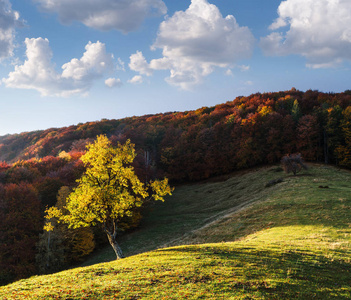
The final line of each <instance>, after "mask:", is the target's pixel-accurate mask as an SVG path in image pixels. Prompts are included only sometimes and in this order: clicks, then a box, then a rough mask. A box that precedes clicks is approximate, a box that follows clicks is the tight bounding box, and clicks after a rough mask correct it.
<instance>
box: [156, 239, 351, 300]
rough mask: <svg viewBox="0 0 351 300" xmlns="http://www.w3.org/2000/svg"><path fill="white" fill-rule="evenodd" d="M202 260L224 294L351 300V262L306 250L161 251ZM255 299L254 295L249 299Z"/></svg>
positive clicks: (222, 248) (211, 247)
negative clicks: (217, 280)
mask: <svg viewBox="0 0 351 300" xmlns="http://www.w3.org/2000/svg"><path fill="white" fill-rule="evenodd" d="M157 252H158V253H160V254H161V255H162V254H167V253H172V255H175V256H177V253H181V255H184V254H185V255H186V256H189V257H191V259H195V260H199V261H200V262H201V263H200V264H201V268H202V269H206V268H210V270H212V274H211V276H212V279H215V277H216V275H218V276H220V277H221V279H222V280H221V282H216V283H215V285H216V287H215V289H219V290H220V291H221V293H223V294H226V293H228V294H233V293H235V292H239V293H244V294H246V293H247V294H248V295H250V294H251V295H254V294H257V295H259V296H261V297H264V298H265V299H350V296H351V288H350V286H351V274H350V269H351V264H350V263H348V262H345V261H341V260H330V259H328V258H326V257H324V256H321V255H315V254H312V253H308V252H304V251H298V250H296V251H292V250H287V251H281V249H278V248H277V249H273V248H272V249H270V250H260V249H257V248H256V247H240V246H237V245H235V244H233V243H226V244H217V245H216V244H211V245H209V246H201V247H197V246H188V247H186V248H185V247H177V248H169V249H162V250H157ZM248 299H251V298H248Z"/></svg>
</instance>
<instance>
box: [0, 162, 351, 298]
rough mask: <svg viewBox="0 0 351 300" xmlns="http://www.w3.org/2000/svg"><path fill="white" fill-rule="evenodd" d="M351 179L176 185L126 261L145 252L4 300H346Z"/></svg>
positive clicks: (274, 171) (269, 173) (241, 177)
mask: <svg viewBox="0 0 351 300" xmlns="http://www.w3.org/2000/svg"><path fill="white" fill-rule="evenodd" d="M277 178H279V179H282V181H281V182H279V183H277V184H275V185H273V186H270V185H267V183H268V182H270V181H271V180H274V179H277ZM350 179H351V174H350V172H349V171H346V170H340V169H337V168H334V167H330V166H324V165H310V169H309V171H304V172H303V173H301V174H300V175H298V176H290V175H286V174H284V173H282V171H281V169H280V168H279V167H276V166H273V167H265V168H260V169H258V170H250V171H248V172H245V173H240V174H233V175H232V176H228V177H227V178H221V179H220V180H217V181H211V182H203V183H198V184H191V185H189V184H188V185H183V186H178V187H177V189H176V191H175V192H174V196H173V197H171V198H169V199H167V200H166V202H165V203H158V204H157V205H155V206H154V207H153V209H152V210H151V211H149V212H148V214H146V215H145V219H144V224H143V225H144V226H142V228H141V229H140V231H136V232H135V233H133V234H131V235H130V236H129V237H125V238H124V239H123V240H122V242H121V246H122V247H123V248H124V249H125V252H126V253H129V254H133V253H137V252H143V253H141V254H138V255H132V256H129V257H128V258H126V259H123V260H120V261H112V262H107V263H100V264H95V265H91V266H88V267H81V268H76V269H72V270H67V271H64V272H60V273H57V274H53V275H48V276H35V277H32V278H30V279H26V280H21V281H18V282H16V283H14V284H11V285H8V286H5V287H1V288H0V293H1V294H2V297H3V299H183V298H189V299H223V298H225V299H263V298H264V299H349V298H350V297H351V288H350V286H351V281H350V278H351V276H350V261H351V247H350V246H351V244H350V243H351V229H350V228H351V225H350V219H351V218H350V217H351V206H350V204H351V198H350V197H349V195H350V191H351V180H350ZM170 209H173V211H170ZM166 212H168V213H166ZM177 224H178V226H176V225H177ZM167 244H168V246H171V247H165V246H166V245H167ZM158 247H161V248H158ZM157 248H158V249H157ZM152 249H156V250H153V251H151V252H144V251H147V250H152ZM96 259H97V260H100V261H102V260H104V259H106V260H108V257H106V256H105V257H96Z"/></svg>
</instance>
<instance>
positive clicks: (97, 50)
mask: <svg viewBox="0 0 351 300" xmlns="http://www.w3.org/2000/svg"><path fill="white" fill-rule="evenodd" d="M25 44H26V47H27V50H26V56H27V60H26V61H25V62H24V63H23V64H22V65H17V66H15V70H14V71H13V72H11V73H10V74H9V75H8V77H7V78H4V79H3V82H4V83H5V85H6V86H7V87H12V88H20V89H35V90H37V91H39V92H40V93H41V95H42V96H58V97H66V96H70V95H72V94H76V93H84V92H87V91H88V90H89V89H90V87H91V86H92V84H93V82H94V80H96V79H99V78H101V77H103V75H104V74H106V73H108V72H109V71H111V70H112V69H113V65H114V63H113V55H112V54H108V53H107V52H106V47H105V44H103V43H100V42H96V43H91V42H89V43H88V44H87V45H86V47H85V50H86V51H85V52H84V54H83V56H82V57H81V58H80V59H77V58H74V59H72V60H71V61H70V62H68V63H66V64H64V65H63V66H62V69H63V71H62V73H61V74H60V73H59V72H57V71H56V70H55V67H54V64H53V63H52V61H51V60H52V51H51V48H50V45H49V41H48V40H47V39H43V38H37V39H35V38H32V39H29V38H27V39H26V40H25Z"/></svg>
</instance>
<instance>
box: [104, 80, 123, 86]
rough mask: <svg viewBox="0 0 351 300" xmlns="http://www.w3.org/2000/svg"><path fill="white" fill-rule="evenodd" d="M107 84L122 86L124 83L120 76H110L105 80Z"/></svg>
mask: <svg viewBox="0 0 351 300" xmlns="http://www.w3.org/2000/svg"><path fill="white" fill-rule="evenodd" d="M105 85H106V86H108V87H109V88H113V87H121V86H122V85H123V83H122V81H121V79H119V78H108V79H106V80H105Z"/></svg>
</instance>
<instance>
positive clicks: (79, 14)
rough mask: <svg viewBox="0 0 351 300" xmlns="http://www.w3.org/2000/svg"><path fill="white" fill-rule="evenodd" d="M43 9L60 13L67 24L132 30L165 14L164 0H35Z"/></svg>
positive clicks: (59, 15) (60, 18) (103, 28)
mask: <svg viewBox="0 0 351 300" xmlns="http://www.w3.org/2000/svg"><path fill="white" fill-rule="evenodd" d="M34 1H35V2H36V3H38V4H39V7H40V9H41V10H43V11H45V12H49V13H57V14H58V17H59V20H60V21H61V22H62V23H64V24H70V23H72V22H74V21H78V22H81V23H83V24H85V25H86V26H88V27H92V28H95V29H98V30H104V31H106V30H112V29H115V30H119V31H121V32H123V33H128V32H131V31H134V30H136V29H138V28H139V26H140V25H141V24H142V22H143V21H144V20H145V18H147V17H149V16H153V15H157V16H159V15H163V14H165V13H166V12H167V7H166V5H165V3H164V2H163V1H162V0H59V1H53V0H34Z"/></svg>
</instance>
